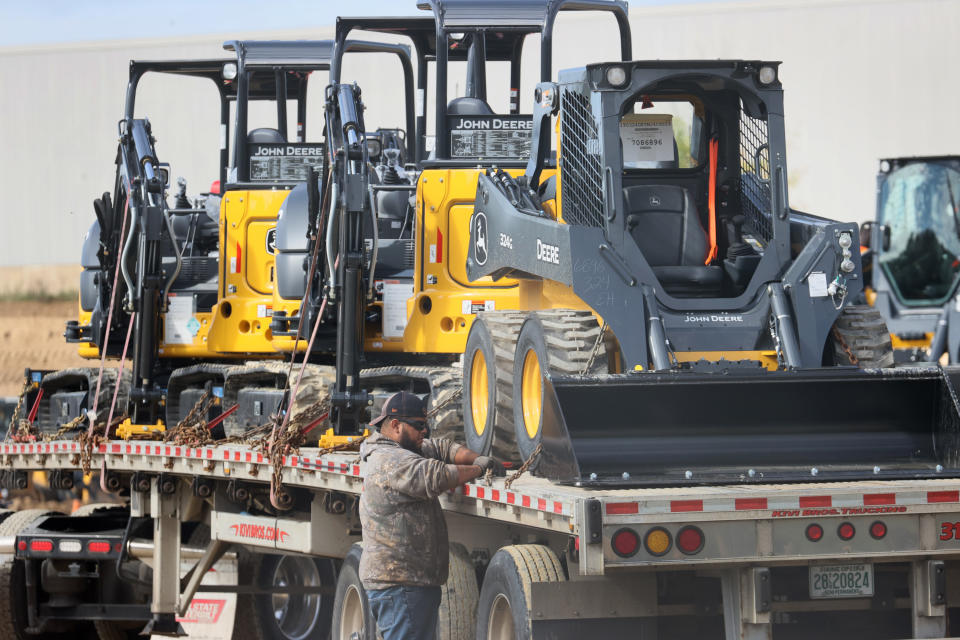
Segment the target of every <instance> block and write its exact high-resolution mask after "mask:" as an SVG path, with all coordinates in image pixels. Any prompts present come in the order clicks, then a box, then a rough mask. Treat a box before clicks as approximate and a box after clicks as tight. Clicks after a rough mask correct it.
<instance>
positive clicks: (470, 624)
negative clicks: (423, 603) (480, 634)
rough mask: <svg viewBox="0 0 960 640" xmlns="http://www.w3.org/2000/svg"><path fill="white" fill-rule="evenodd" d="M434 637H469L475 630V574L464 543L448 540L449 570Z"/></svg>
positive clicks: (448, 639)
mask: <svg viewBox="0 0 960 640" xmlns="http://www.w3.org/2000/svg"><path fill="white" fill-rule="evenodd" d="M441 589H442V593H443V596H442V598H441V600H440V621H439V624H438V626H437V640H472V638H474V634H475V633H476V630H477V601H478V600H479V599H480V589H479V587H478V586H477V574H476V571H475V570H474V568H473V562H472V561H471V560H470V554H469V553H468V552H467V549H466V547H464V546H463V545H461V544H457V543H455V542H452V543H450V574H449V577H448V578H447V582H446V584H444V585H443V587H442V588H441Z"/></svg>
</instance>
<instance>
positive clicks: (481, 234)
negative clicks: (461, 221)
mask: <svg viewBox="0 0 960 640" xmlns="http://www.w3.org/2000/svg"><path fill="white" fill-rule="evenodd" d="M474 220H475V222H474V224H475V225H476V229H474V241H473V255H474V257H475V258H476V259H477V264H479V265H484V264H487V216H486V215H485V214H484V213H483V212H482V211H479V212H477V215H476V216H474Z"/></svg>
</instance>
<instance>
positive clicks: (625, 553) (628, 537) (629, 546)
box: [610, 529, 640, 558]
mask: <svg viewBox="0 0 960 640" xmlns="http://www.w3.org/2000/svg"><path fill="white" fill-rule="evenodd" d="M610 544H611V545H612V546H613V552H614V553H615V554H617V555H618V556H620V557H621V558H629V557H630V556H632V555H634V554H636V553H637V549H639V548H640V536H638V535H637V532H636V531H634V530H633V529H620V530H619V531H617V532H616V533H615V534H613V540H611V543H610Z"/></svg>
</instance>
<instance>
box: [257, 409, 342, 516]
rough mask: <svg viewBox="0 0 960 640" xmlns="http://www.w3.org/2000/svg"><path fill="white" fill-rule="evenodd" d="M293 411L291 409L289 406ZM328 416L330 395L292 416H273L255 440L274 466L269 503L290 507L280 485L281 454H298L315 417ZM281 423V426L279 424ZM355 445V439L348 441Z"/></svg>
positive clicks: (316, 418) (288, 498)
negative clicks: (286, 417)
mask: <svg viewBox="0 0 960 640" xmlns="http://www.w3.org/2000/svg"><path fill="white" fill-rule="evenodd" d="M290 411H291V412H292V409H291V410H290ZM329 416H330V399H329V398H323V399H321V400H318V401H316V402H314V403H313V404H312V405H310V406H309V407H307V408H306V409H304V410H303V411H301V412H300V413H298V414H297V415H296V416H295V417H293V418H288V419H284V418H282V417H281V416H280V415H276V416H274V418H273V420H272V428H271V429H270V431H269V433H264V435H263V437H262V438H261V439H260V441H259V442H258V443H257V444H256V446H257V447H259V448H260V449H261V450H263V451H265V452H266V453H267V456H268V458H269V459H270V464H271V465H272V466H273V477H272V478H271V479H270V503H271V504H272V505H273V506H274V507H276V508H278V509H289V508H290V505H291V503H292V502H293V497H292V496H291V495H290V494H289V493H288V492H287V491H286V489H284V487H283V458H284V456H288V455H298V454H299V453H300V447H301V446H302V445H303V443H304V441H305V440H306V436H307V432H308V431H309V430H310V428H311V426H313V425H314V424H315V423H317V422H318V421H321V422H322V421H323V420H325V419H327V418H328V417H329ZM284 422H286V426H283V427H282V425H283V424H284ZM281 427H282V428H281ZM349 444H351V445H354V444H355V443H352V442H351V443H349Z"/></svg>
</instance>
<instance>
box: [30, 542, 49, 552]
mask: <svg viewBox="0 0 960 640" xmlns="http://www.w3.org/2000/svg"><path fill="white" fill-rule="evenodd" d="M30 551H37V552H40V553H50V552H51V551H53V540H31V541H30Z"/></svg>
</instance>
